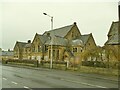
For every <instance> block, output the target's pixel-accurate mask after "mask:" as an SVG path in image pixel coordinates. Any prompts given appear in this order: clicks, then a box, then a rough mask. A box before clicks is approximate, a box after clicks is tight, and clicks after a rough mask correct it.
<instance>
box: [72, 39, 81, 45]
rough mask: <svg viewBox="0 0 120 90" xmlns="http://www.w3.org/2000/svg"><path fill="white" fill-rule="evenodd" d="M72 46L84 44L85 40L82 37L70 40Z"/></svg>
mask: <svg viewBox="0 0 120 90" xmlns="http://www.w3.org/2000/svg"><path fill="white" fill-rule="evenodd" d="M70 45H71V46H78V45H79V46H83V41H82V40H81V39H75V40H71V41H70Z"/></svg>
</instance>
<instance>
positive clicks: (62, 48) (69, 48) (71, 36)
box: [14, 22, 96, 61]
mask: <svg viewBox="0 0 120 90" xmlns="http://www.w3.org/2000/svg"><path fill="white" fill-rule="evenodd" d="M28 44H29V43H23V42H16V45H15V47H14V56H15V58H19V59H33V60H34V59H36V60H39V61H40V60H51V55H52V59H53V61H56V60H57V61H66V60H70V59H71V58H75V57H79V60H80V58H81V57H80V55H81V53H84V51H85V50H89V49H92V48H95V47H96V43H95V41H94V38H93V35H92V33H90V34H85V35H81V32H80V30H79V28H78V27H77V24H76V22H74V23H73V24H72V25H68V26H64V27H61V28H57V29H53V30H50V31H46V32H44V33H43V34H38V33H36V34H35V36H34V39H33V41H32V42H31V43H30V44H29V45H28ZM51 52H52V54H51Z"/></svg>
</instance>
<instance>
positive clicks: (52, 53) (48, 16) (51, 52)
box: [43, 13, 53, 69]
mask: <svg viewBox="0 0 120 90" xmlns="http://www.w3.org/2000/svg"><path fill="white" fill-rule="evenodd" d="M43 14H44V15H47V16H48V17H50V18H51V30H53V16H50V15H48V14H47V13H43ZM52 42H53V38H52V36H51V60H50V68H51V69H52V56H53V55H52V54H53V50H52Z"/></svg>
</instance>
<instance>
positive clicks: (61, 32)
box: [43, 23, 76, 37]
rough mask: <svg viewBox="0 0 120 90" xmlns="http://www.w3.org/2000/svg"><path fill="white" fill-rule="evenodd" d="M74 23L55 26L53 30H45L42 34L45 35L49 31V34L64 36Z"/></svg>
mask: <svg viewBox="0 0 120 90" xmlns="http://www.w3.org/2000/svg"><path fill="white" fill-rule="evenodd" d="M75 25H76V23H74V24H72V25H68V26H64V27H61V28H57V29H54V30H50V31H47V32H45V33H44V34H43V35H47V33H50V36H54V35H56V36H60V37H65V36H66V35H67V33H68V32H69V31H70V30H71V29H72V28H73V26H75Z"/></svg>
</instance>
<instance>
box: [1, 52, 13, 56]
mask: <svg viewBox="0 0 120 90" xmlns="http://www.w3.org/2000/svg"><path fill="white" fill-rule="evenodd" d="M13 55H14V53H13V51H2V56H13Z"/></svg>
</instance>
